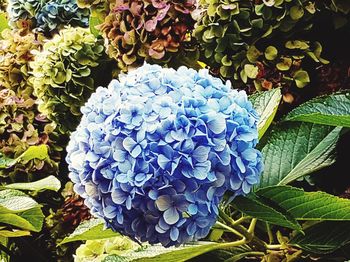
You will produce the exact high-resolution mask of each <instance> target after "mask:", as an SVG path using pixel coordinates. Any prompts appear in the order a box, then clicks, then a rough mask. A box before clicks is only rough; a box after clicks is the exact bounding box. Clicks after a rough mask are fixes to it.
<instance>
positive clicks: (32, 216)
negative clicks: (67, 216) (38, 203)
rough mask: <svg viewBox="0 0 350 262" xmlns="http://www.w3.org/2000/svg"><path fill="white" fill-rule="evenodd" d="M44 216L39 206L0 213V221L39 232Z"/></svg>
mask: <svg viewBox="0 0 350 262" xmlns="http://www.w3.org/2000/svg"><path fill="white" fill-rule="evenodd" d="M44 218H45V216H44V214H43V212H42V211H41V209H40V207H37V208H32V209H30V210H27V211H24V212H23V213H18V214H9V213H8V214H0V223H4V224H8V225H12V226H15V227H18V228H21V229H25V230H30V231H35V232H39V231H40V230H41V228H42V225H43V221H44Z"/></svg>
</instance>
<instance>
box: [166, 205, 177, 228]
mask: <svg viewBox="0 0 350 262" xmlns="http://www.w3.org/2000/svg"><path fill="white" fill-rule="evenodd" d="M163 218H164V220H165V222H166V223H167V224H169V225H174V224H175V223H176V222H177V221H179V219H180V216H179V212H178V211H177V210H176V208H174V207H171V208H169V209H167V210H166V211H165V212H164V214H163Z"/></svg>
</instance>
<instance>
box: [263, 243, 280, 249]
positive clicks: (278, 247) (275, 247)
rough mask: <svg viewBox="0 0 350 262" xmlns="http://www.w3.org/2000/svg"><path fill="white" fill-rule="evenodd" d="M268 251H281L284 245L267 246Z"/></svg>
mask: <svg viewBox="0 0 350 262" xmlns="http://www.w3.org/2000/svg"><path fill="white" fill-rule="evenodd" d="M265 246H266V248H267V249H281V248H282V245H280V244H277V245H265Z"/></svg>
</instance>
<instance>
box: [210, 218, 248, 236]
mask: <svg viewBox="0 0 350 262" xmlns="http://www.w3.org/2000/svg"><path fill="white" fill-rule="evenodd" d="M215 225H218V226H219V227H222V228H224V229H226V230H227V231H229V232H231V233H233V234H235V235H237V236H239V237H242V238H243V237H244V236H243V235H242V234H241V233H239V232H238V231H237V230H235V229H233V228H232V227H229V226H226V225H225V224H223V223H221V222H219V221H217V222H216V223H215Z"/></svg>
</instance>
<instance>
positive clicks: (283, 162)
mask: <svg viewBox="0 0 350 262" xmlns="http://www.w3.org/2000/svg"><path fill="white" fill-rule="evenodd" d="M340 132H341V128H340V127H336V128H334V127H331V126H324V125H317V124H311V123H304V122H286V123H282V124H281V125H279V126H277V127H276V128H275V129H274V130H273V131H272V132H271V133H270V134H269V136H268V137H267V140H266V143H265V144H264V146H263V148H262V155H263V158H264V165H265V167H264V172H263V174H262V176H261V178H260V184H259V186H258V187H266V186H271V185H285V184H288V183H290V182H293V181H294V180H296V179H298V178H301V177H303V176H305V175H308V174H311V173H312V172H314V171H316V170H319V169H321V168H323V167H326V166H329V165H331V164H332V163H334V161H335V160H334V149H335V146H336V143H337V141H338V138H339V135H340Z"/></svg>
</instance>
